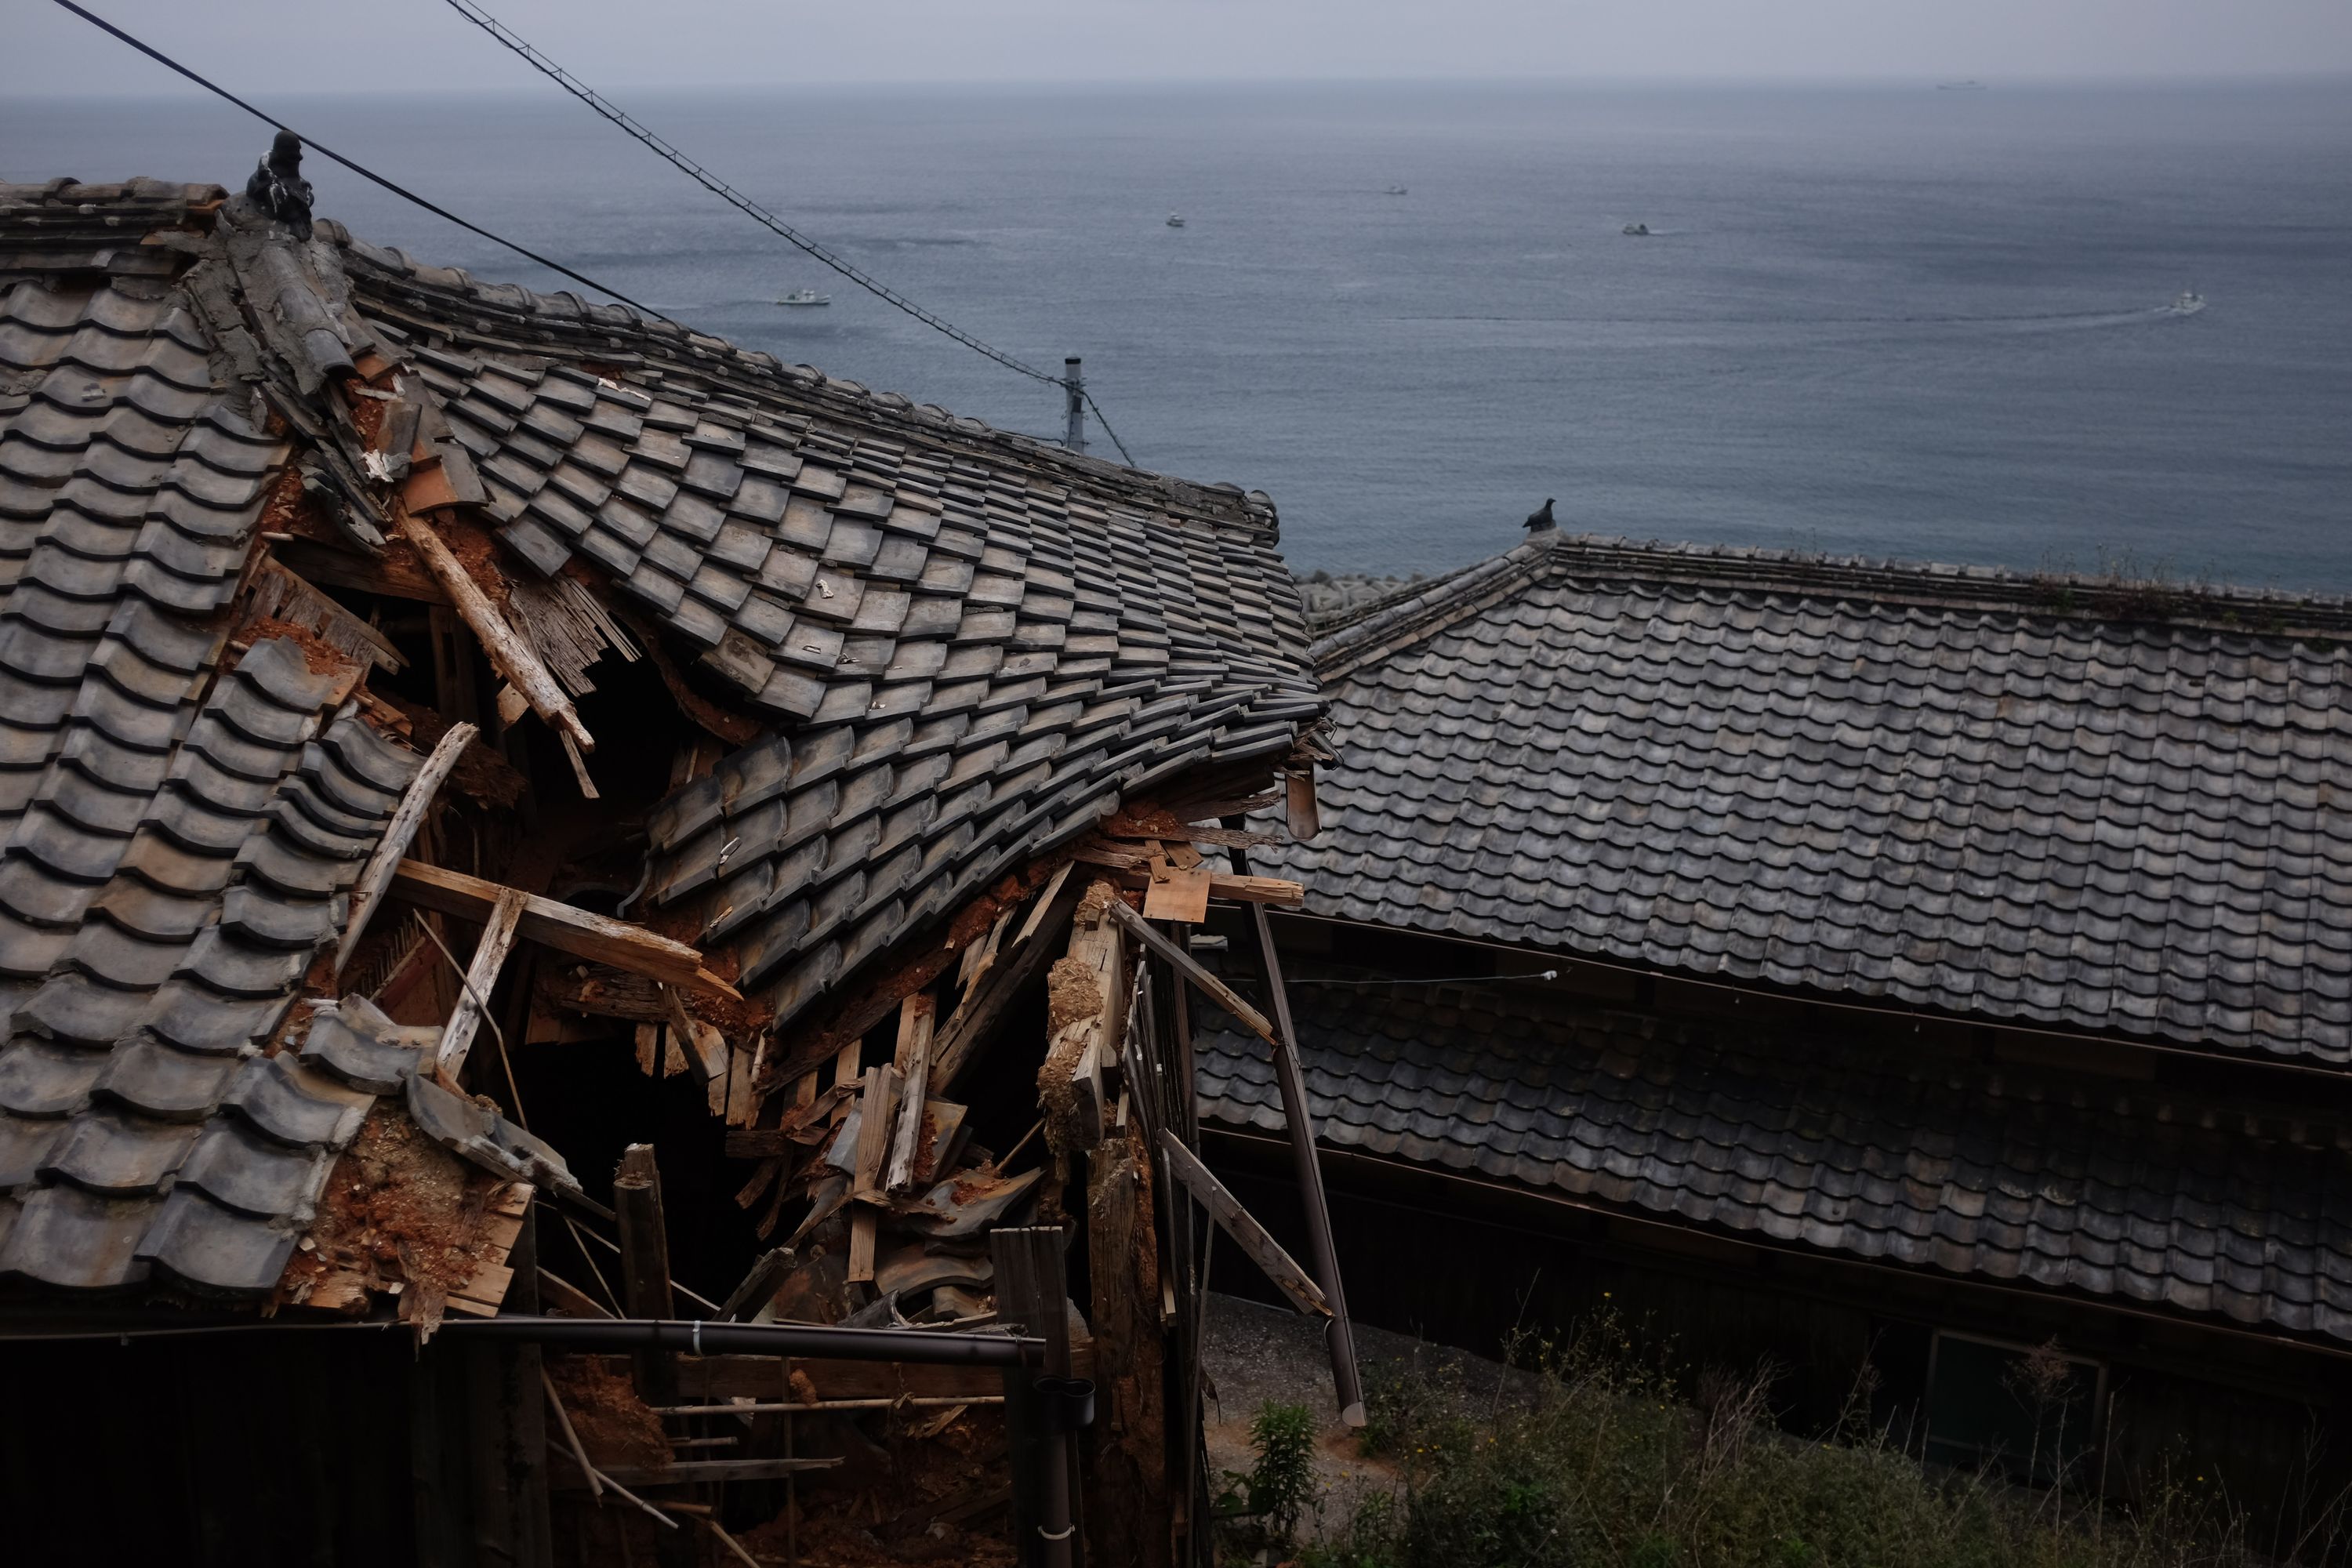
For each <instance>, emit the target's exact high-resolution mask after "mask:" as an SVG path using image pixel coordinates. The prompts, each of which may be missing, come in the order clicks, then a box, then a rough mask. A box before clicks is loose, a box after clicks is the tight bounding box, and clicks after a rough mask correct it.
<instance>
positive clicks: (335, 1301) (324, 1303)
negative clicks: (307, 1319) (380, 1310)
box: [302, 1268, 368, 1312]
mask: <svg viewBox="0 0 2352 1568" xmlns="http://www.w3.org/2000/svg"><path fill="white" fill-rule="evenodd" d="M367 1299H368V1283H367V1276H366V1275H364V1274H362V1273H360V1272H359V1271H358V1270H356V1269H352V1268H345V1269H339V1270H337V1271H336V1272H335V1273H332V1274H328V1275H323V1276H321V1277H320V1279H319V1282H318V1283H317V1284H315V1285H313V1286H311V1287H310V1294H309V1295H308V1296H305V1297H304V1298H303V1299H302V1305H304V1306H306V1307H318V1308H321V1309H323V1310H327V1311H331V1312H332V1311H341V1310H343V1309H345V1308H347V1307H357V1306H361V1305H362V1304H364V1303H365V1302H366V1300H367Z"/></svg>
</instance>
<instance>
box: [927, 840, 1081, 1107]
mask: <svg viewBox="0 0 2352 1568" xmlns="http://www.w3.org/2000/svg"><path fill="white" fill-rule="evenodd" d="M1077 907H1078V889H1076V887H1073V886H1071V885H1070V880H1069V879H1067V878H1065V877H1059V876H1057V877H1056V878H1055V880H1054V881H1053V883H1052V884H1050V885H1049V886H1048V887H1047V888H1046V889H1045V891H1044V892H1043V893H1040V894H1039V895H1038V896H1037V901H1036V903H1035V904H1034V906H1033V907H1032V908H1031V910H1030V911H1029V918H1028V919H1027V920H1026V921H1024V922H1023V923H1022V926H1021V932H1020V934H1019V935H1018V936H1015V937H1014V938H1013V942H1012V949H1013V951H1012V952H1011V953H1010V954H1007V953H1004V952H999V953H998V954H997V958H996V963H995V964H994V965H993V966H992V969H991V970H990V972H989V974H988V976H987V978H986V979H985V980H983V981H982V982H981V983H980V984H978V985H977V986H976V987H975V988H973V989H972V990H971V991H968V992H966V993H965V994H964V997H963V1000H962V1001H961V1002H959V1003H957V1004H956V1009H955V1011H954V1012H953V1013H951V1014H950V1015H949V1016H948V1021H947V1022H946V1023H945V1024H943V1025H941V1026H940V1029H939V1032H938V1033H937V1034H936V1035H934V1036H933V1037H932V1039H931V1089H932V1092H933V1093H936V1094H946V1093H950V1092H952V1091H953V1090H954V1089H955V1086H956V1079H958V1078H959V1077H961V1075H962V1073H963V1071H964V1069H965V1068H969V1067H970V1066H971V1064H972V1061H973V1059H974V1058H976V1057H977V1056H978V1055H979V1053H980V1047H981V1043H982V1041H983V1040H985V1039H986V1038H987V1037H988V1035H989V1032H990V1031H991V1030H992V1029H993V1028H995V1026H996V1024H997V1020H998V1019H1000V1018H1002V1017H1003V1016H1004V1010H1005V1009H1006V1008H1007V1007H1010V1006H1011V1005H1013V999H1014V998H1015V997H1016V996H1018V995H1019V994H1021V992H1022V990H1023V988H1024V987H1025V986H1026V985H1027V984H1029V982H1030V981H1031V980H1033V979H1034V978H1035V977H1036V974H1037V972H1038V971H1039V970H1040V969H1043V968H1044V967H1045V963H1046V960H1047V959H1048V958H1049V957H1050V956H1051V955H1052V953H1053V952H1054V939H1055V937H1057V936H1059V935H1060V934H1061V929H1062V927H1063V926H1064V925H1066V924H1067V923H1068V921H1069V919H1070V915H1071V913H1072V911H1074V910H1076V908H1077Z"/></svg>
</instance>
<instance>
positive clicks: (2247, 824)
mask: <svg viewBox="0 0 2352 1568" xmlns="http://www.w3.org/2000/svg"><path fill="white" fill-rule="evenodd" d="M2347 637H2352V611H2347V608H2346V606H2344V605H2341V604H2336V603H2333V602H2319V601H2311V600H2298V599H2291V598H2287V597H2284V596H2283V595H2263V594H2252V593H2238V592H2226V593H2216V592H2202V591H2199V592H2189V591H2181V590H2166V589H2163V588H2161V587H2158V586H2151V585H2137V586H2135V585H2129V584H2104V583H2095V582H2089V581H2084V580H2080V579H2041V578H2028V577H2021V576H2015V575H2011V574H2002V573H1997V572H1989V571H1980V570H1967V569H1958V568H1948V567H1896V566H1875V565H1869V564H1865V563H1836V562H1817V561H1811V560H1806V559H1801V558H1795V557H1789V556H1780V555H1773V554H1768V553H1763V552H1745V551H1704V550H1689V549H1673V548H1664V547H1654V546H1634V545H1629V544H1625V543H1623V542H1610V541H1598V540H1586V539H1574V538H1569V537H1566V536H1562V535H1559V534H1549V535H1539V536H1538V537H1537V538H1536V539H1534V540H1532V541H1530V542H1528V543H1527V544H1524V545H1522V546H1520V547H1519V548H1518V549H1517V550H1515V551H1512V552H1509V553H1508V554H1507V555H1504V556H1501V557H1497V558H1496V559H1495V560H1493V561H1490V562H1487V563H1483V564H1481V565H1480V566H1477V567H1474V568H1471V569H1470V570H1468V571H1466V572H1464V573H1461V574H1456V575H1454V577H1452V578H1449V579H1446V580H1444V581H1443V582H1441V583H1438V584H1432V585H1429V586H1427V587H1423V588H1421V589H1418V590H1416V591H1415V592H1412V593H1411V594H1409V595H1403V596H1402V597H1399V598H1394V599H1391V600H1389V601H1385V602H1383V603H1382V604H1381V605H1374V606H1371V607H1370V608H1369V609H1368V610H1365V611H1362V612H1360V613H1358V614H1356V615H1355V616H1352V617H1351V618H1350V619H1349V620H1348V621H1347V622H1346V623H1345V624H1344V625H1342V626H1339V627H1338V628H1337V629H1335V630H1333V631H1331V632H1329V633H1328V635H1327V636H1326V637H1323V638H1322V640H1320V641H1318V643H1317V644H1316V645H1315V652H1316V657H1317V660H1318V667H1319V668H1320V669H1321V670H1322V672H1323V675H1324V679H1325V685H1326V691H1327V694H1328V697H1329V699H1330V701H1331V704H1332V718H1333V721H1334V727H1335V730H1336V732H1337V734H1338V736H1339V744H1340V749H1341V758H1340V761H1339V763H1338V765H1336V766H1335V767H1332V768H1330V769H1329V770H1328V772H1327V773H1326V776H1325V782H1324V784H1323V785H1322V788H1321V792H1320V795H1321V800H1322V832H1321V834H1320V836H1319V837H1317V838H1315V839H1314V840H1313V841H1312V842H1309V843H1301V844H1295V845H1291V846H1287V847H1279V848H1276V849H1275V850H1273V851H1272V852H1270V853H1269V855H1268V857H1267V858H1268V859H1269V861H1270V862H1272V866H1273V868H1274V869H1275V870H1276V871H1277V872H1278V873H1280V874H1282V875H1286V876H1292V877H1297V878H1300V879H1304V880H1305V881H1306V883H1307V888H1308V903H1309V908H1310V909H1313V910H1317V911H1318V912H1322V913H1327V914H1332V915H1337V916H1340V917H1343V918H1346V919H1349V920H1356V921H1371V922H1377V923H1381V924H1385V925H1390V926H1396V927H1403V928H1410V929H1414V930H1420V931H1436V932H1445V933H1450V934H1454V935H1459V936H1467V937H1475V938H1483V939H1487V940H1497V941H1505V942H1526V943H1534V944H1540V945H1542V946H1545V947H1549V948H1556V949H1559V950H1563V951H1568V952H1582V953H1586V954H1591V955H1594V956H1598V957H1602V958H1606V959H1611V960H1617V961H1625V962H1632V963H1642V964H1646V965H1654V966H1656V967H1659V968H1661V969H1664V970H1669V971H1679V972H1682V973H1692V974H1698V975H1711V976H1717V977H1723V978H1728V979H1735V980H1740V981H1755V982H1764V983H1769V984H1777V985H1784V986H1791V987H1802V988H1808V989H1811V990H1815V991H1819V992H1827V993H1836V994H1848V995H1859V996H1865V997H1872V998H1881V999H1885V1000H1887V1001H1890V1002H1895V1003H1900V1004H1906V1005H1920V1006H1927V1007H1932V1008H1938V1009H1946V1010H1949V1011H1951V1012H1955V1013H1967V1014H1975V1015H1979V1016H1986V1017H1990V1018H1998V1019H2009V1020H2017V1021H2021V1022H2032V1023H2037V1024H2050V1025H2058V1026H2071V1027H2076V1028H2082V1029H2088V1030H2099V1031H2114V1032H2116V1033H2119V1034H2124V1035H2130V1036H2138V1037H2158V1038H2164V1039H2168V1040H2173V1041H2179V1042H2188V1043H2194V1044H2199V1045H2205V1046H2212V1047H2231V1048H2242V1049H2255V1050H2261V1051H2266V1052H2273V1053H2276V1054H2279V1055H2282V1056H2287V1057H2301V1058H2317V1059H2319V1060H2322V1061H2326V1062H2330V1063H2344V1062H2347V1061H2352V795H2347V792H2346V789H2345V786H2346V785H2347V784H2352V652H2347Z"/></svg>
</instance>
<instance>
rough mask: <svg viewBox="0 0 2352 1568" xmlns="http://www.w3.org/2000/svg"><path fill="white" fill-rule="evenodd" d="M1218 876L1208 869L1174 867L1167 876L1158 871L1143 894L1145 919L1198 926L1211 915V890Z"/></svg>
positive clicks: (1169, 869) (1171, 867) (1170, 868)
mask: <svg viewBox="0 0 2352 1568" xmlns="http://www.w3.org/2000/svg"><path fill="white" fill-rule="evenodd" d="M1216 880H1217V879H1216V878H1215V877H1214V876H1213V874H1211V873H1210V872H1207V871H1188V870H1185V869H1183V868H1181V867H1178V866H1173V865H1171V866H1170V867H1169V868H1168V872H1167V875H1166V876H1165V877H1164V878H1163V877H1161V876H1160V875H1158V874H1157V873H1155V874H1154V876H1153V878H1152V881H1151V886H1150V888H1149V889H1146V891H1145V892H1144V895H1143V918H1144V919H1145V920H1148V921H1175V922H1176V923H1178V924H1180V925H1198V924H1200V923H1201V922H1202V921H1204V920H1207V919H1208V918H1209V892H1210V889H1212V888H1213V887H1214V886H1215V884H1216Z"/></svg>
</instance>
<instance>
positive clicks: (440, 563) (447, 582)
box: [394, 510, 596, 752]
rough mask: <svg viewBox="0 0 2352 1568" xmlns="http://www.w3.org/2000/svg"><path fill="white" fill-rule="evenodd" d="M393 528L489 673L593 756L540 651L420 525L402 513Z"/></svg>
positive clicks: (592, 741) (592, 743) (592, 742)
mask: <svg viewBox="0 0 2352 1568" xmlns="http://www.w3.org/2000/svg"><path fill="white" fill-rule="evenodd" d="M394 527H395V528H396V529H397V530H398V531H399V533H400V536H401V537H402V538H403V539H405V540H407V541H408V542H409V543H410V544H412V545H414V546H415V550H416V555H417V559H419V560H420V561H422V562H424V563H425V570H426V571H427V572H430V573H431V574H433V578H434V581H436V582H437V583H439V584H441V590H442V592H444V593H446V594H447V595H449V605H450V608H452V609H454V610H456V611H457V616H458V618H459V619H461V620H463V621H464V622H465V623H466V626H467V629H468V630H470V631H471V632H472V633H473V634H474V636H475V637H476V638H477V639H478V641H479V642H480V643H481V645H482V651H483V652H484V653H486V654H488V656H489V659H490V663H491V665H492V667H493V668H496V669H497V670H498V672H499V674H500V675H501V676H503V677H505V678H506V679H507V680H509V682H511V683H512V684H513V686H514V688H515V689H516V690H518V691H520V692H521V693H522V694H523V697H524V699H525V700H527V701H529V702H530V707H531V711H533V712H534V713H537V714H538V715H539V716H540V717H541V719H544V720H546V721H547V722H548V723H549V724H550V725H551V726H553V727H554V729H555V731H556V733H558V734H560V735H566V736H569V737H570V738H571V740H572V743H573V744H574V745H576V746H578V747H579V748H580V750H582V751H583V752H593V751H594V750H595V749H596V737H595V736H593V735H591V734H590V733H589V732H588V727H587V726H586V725H585V724H583V723H582V722H581V721H580V710H578V709H576V708H574V707H572V699H571V698H570V697H569V696H567V695H565V693H564V690H563V688H562V686H561V685H560V684H558V683H557V681H556V679H555V677H554V675H553V674H552V673H551V672H550V671H549V669H548V668H547V666H546V664H545V663H544V662H543V661H542V660H541V658H540V657H539V650H538V649H537V648H535V647H532V646H531V645H530V640H529V639H528V638H526V637H523V636H522V634H520V632H518V631H516V630H515V629H514V627H512V626H509V625H508V624H507V619H506V617H505V616H502V615H500V614H499V609H498V606H497V605H493V604H491V603H490V597H489V595H487V594H485V593H483V592H482V590H481V587H480V585H479V584H477V583H476V582H475V581H474V579H473V578H472V577H471V576H470V575H468V574H467V571H466V568H465V566H464V564H463V563H460V562H459V561H458V559H457V555H456V554H455V553H453V552H451V550H450V549H449V546H448V545H447V544H446V543H445V542H443V540H442V538H441V536H440V534H438V533H436V531H434V530H433V527H432V525H431V524H429V523H427V522H425V520H424V519H422V518H419V517H414V516H411V515H410V514H409V513H408V512H406V511H405V510H402V511H399V512H398V513H397V515H396V517H395V519H394Z"/></svg>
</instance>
